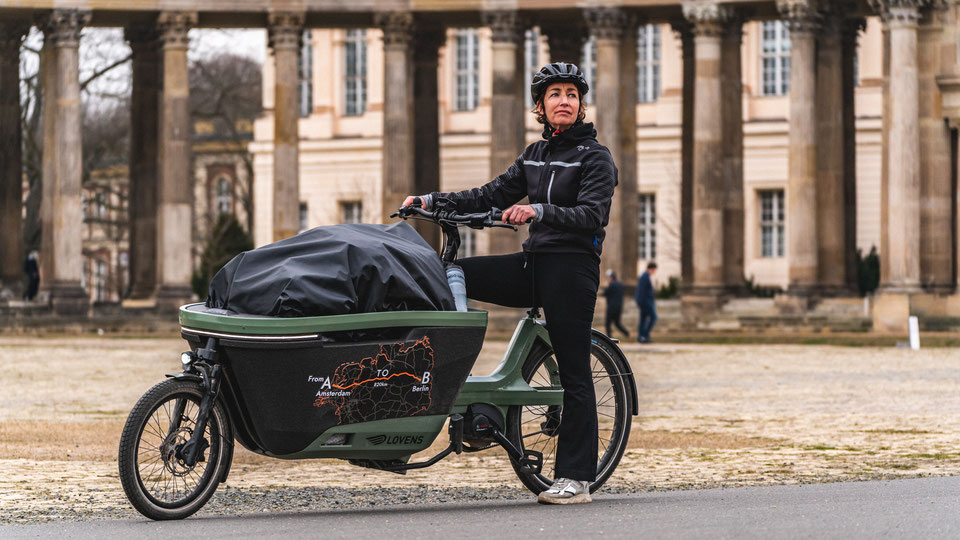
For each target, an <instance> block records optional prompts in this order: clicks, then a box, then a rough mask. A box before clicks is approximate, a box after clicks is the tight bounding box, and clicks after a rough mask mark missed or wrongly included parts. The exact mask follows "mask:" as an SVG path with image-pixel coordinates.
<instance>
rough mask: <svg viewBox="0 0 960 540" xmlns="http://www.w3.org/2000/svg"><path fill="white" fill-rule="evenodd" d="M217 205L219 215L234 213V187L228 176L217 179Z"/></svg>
mask: <svg viewBox="0 0 960 540" xmlns="http://www.w3.org/2000/svg"><path fill="white" fill-rule="evenodd" d="M215 204H216V209H217V215H220V214H229V213H230V212H233V185H232V184H231V182H230V179H229V178H227V177H226V176H219V177H217V180H216V203H215Z"/></svg>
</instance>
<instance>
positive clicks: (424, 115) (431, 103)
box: [388, 24, 516, 251]
mask: <svg viewBox="0 0 960 540" xmlns="http://www.w3.org/2000/svg"><path fill="white" fill-rule="evenodd" d="M416 28H417V30H416V33H415V36H414V38H413V43H412V47H413V58H414V60H413V96H414V97H413V111H414V112H413V133H414V139H413V148H414V154H413V155H414V165H413V169H414V171H413V184H414V185H413V189H412V190H411V191H410V192H409V193H408V194H421V193H431V192H434V191H440V118H439V112H438V111H439V106H438V88H437V69H438V58H439V57H438V55H439V49H440V46H441V45H443V42H444V41H445V39H446V34H445V33H444V31H443V28H441V27H439V26H432V25H426V24H418V25H417V27H416ZM514 157H516V156H514ZM398 206H399V205H398ZM388 223H389V222H388ZM408 223H411V224H412V225H413V226H414V227H415V228H416V229H417V231H418V232H419V233H420V235H421V236H423V237H424V238H425V239H426V240H427V242H429V243H430V245H432V246H433V247H434V248H435V249H436V250H437V251H440V248H441V247H442V239H441V235H440V227H437V226H435V225H433V224H431V223H425V222H423V221H410V222H408ZM510 232H513V231H510ZM514 236H516V235H514Z"/></svg>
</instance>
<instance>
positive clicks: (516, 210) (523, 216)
mask: <svg viewBox="0 0 960 540" xmlns="http://www.w3.org/2000/svg"><path fill="white" fill-rule="evenodd" d="M535 217H537V212H536V211H535V210H534V209H533V208H532V207H531V206H530V205H529V204H516V205H513V206H511V207H510V208H507V209H506V210H504V211H503V222H504V223H509V224H510V225H523V224H525V223H529V222H531V221H533V218H535Z"/></svg>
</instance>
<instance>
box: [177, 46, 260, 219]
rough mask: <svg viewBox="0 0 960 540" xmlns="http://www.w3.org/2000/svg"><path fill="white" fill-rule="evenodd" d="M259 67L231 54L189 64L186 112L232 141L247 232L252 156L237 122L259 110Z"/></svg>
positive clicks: (251, 199)
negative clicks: (241, 172) (240, 170)
mask: <svg viewBox="0 0 960 540" xmlns="http://www.w3.org/2000/svg"><path fill="white" fill-rule="evenodd" d="M261 69H262V66H261V65H260V63H259V62H257V61H255V60H253V59H251V58H248V57H246V56H240V55H236V54H232V53H225V54H221V55H216V56H209V57H207V58H203V59H197V60H194V61H193V62H192V64H191V66H190V113H191V115H192V116H193V118H194V119H195V120H209V121H212V122H213V124H214V130H215V132H216V133H217V134H222V135H224V136H225V138H226V140H227V141H228V142H233V143H236V145H237V150H239V152H238V155H239V156H240V157H241V159H242V160H243V165H244V168H245V169H246V173H247V175H246V176H247V179H248V181H247V183H246V185H243V184H242V183H238V184H241V185H238V186H237V187H238V189H239V194H240V197H239V198H240V201H241V204H243V209H244V211H245V213H246V216H247V223H246V227H247V231H248V232H252V231H253V191H252V188H253V186H252V185H251V180H252V179H253V156H251V155H250V152H248V151H246V149H245V148H244V147H243V146H242V143H243V142H244V141H246V140H249V138H250V134H249V133H246V132H241V131H240V130H239V129H238V127H237V126H238V124H239V123H240V122H241V121H244V120H245V121H249V122H252V121H253V120H254V119H255V118H256V117H257V116H259V115H260V113H261V112H262V110H263V106H262V103H261V86H262V74H261Z"/></svg>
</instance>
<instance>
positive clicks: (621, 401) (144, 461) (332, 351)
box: [118, 204, 637, 520]
mask: <svg viewBox="0 0 960 540" xmlns="http://www.w3.org/2000/svg"><path fill="white" fill-rule="evenodd" d="M437 206H438V208H437V209H436V210H434V211H426V210H423V209H420V208H415V207H407V208H403V209H401V210H400V212H399V215H400V217H401V218H404V219H423V220H429V221H432V222H434V223H436V224H438V225H439V226H440V227H441V229H442V231H443V234H444V247H443V250H442V255H441V258H442V261H443V263H445V264H447V265H449V264H452V263H453V262H454V261H455V259H456V256H457V250H458V248H459V247H460V235H459V227H460V226H467V227H471V228H474V229H482V228H490V227H510V226H507V225H504V224H502V223H497V221H499V220H500V216H501V213H500V212H499V211H497V210H496V209H494V210H492V211H490V212H485V213H479V214H459V213H457V212H456V210H455V209H453V208H451V209H446V208H445V207H444V205H443V204H438V205H437ZM395 215H396V214H395ZM539 317H540V314H539V311H538V309H537V308H532V309H530V310H529V311H528V312H527V315H526V316H525V317H523V318H522V319H521V320H520V321H519V323H518V324H517V327H516V330H515V331H514V333H513V337H512V338H511V340H510V342H509V345H508V346H507V349H506V352H505V354H504V356H503V359H502V361H501V362H500V364H499V365H498V366H497V367H496V369H495V370H494V371H493V373H491V374H489V375H484V376H476V375H473V374H471V371H472V369H473V366H474V362H475V361H476V359H477V356H478V354H479V352H480V350H481V347H482V345H483V339H484V334H485V331H486V326H487V313H486V312H485V311H466V312H462V311H392V312H375V313H352V314H346V315H331V316H318V317H295V318H287V317H266V316H251V315H241V314H237V313H230V312H228V311H225V310H223V309H216V308H208V307H206V306H205V305H204V304H189V305H185V306H182V307H181V308H180V311H179V318H180V325H181V336H182V337H183V338H184V339H185V340H186V341H187V343H189V346H190V350H189V351H187V352H184V353H182V354H181V356H180V361H181V363H182V367H183V371H182V372H180V373H176V374H168V375H167V380H165V381H164V382H161V383H159V384H157V385H156V386H154V387H153V388H151V389H150V390H149V391H147V393H146V394H144V395H143V397H141V398H140V400H139V401H138V402H137V403H136V405H135V406H134V408H133V410H132V411H131V413H130V415H129V417H128V418H127V421H126V424H125V426H124V429H123V433H122V436H121V439H120V449H119V456H118V462H119V463H118V464H119V470H120V479H121V482H122V484H123V489H124V492H125V493H126V495H127V498H128V499H129V500H130V502H131V504H132V505H133V506H134V507H135V508H136V509H137V510H138V511H139V512H140V513H141V514H143V515H144V516H146V517H148V518H150V519H155V520H167V519H183V518H186V517H188V516H190V515H191V514H193V513H194V512H196V511H197V510H199V509H200V508H201V507H202V506H203V505H204V504H205V503H206V502H207V501H208V500H209V499H210V497H211V496H212V495H213V493H214V491H216V489H217V486H218V485H219V484H220V483H222V482H224V481H226V479H227V476H228V474H229V472H230V465H231V461H232V458H233V453H234V444H235V443H234V441H237V442H239V443H240V444H241V445H243V446H244V447H245V448H247V449H249V450H251V451H253V452H256V453H258V454H263V455H266V456H270V457H275V458H279V459H310V458H339V459H345V460H348V461H349V462H350V463H352V464H354V465H358V466H362V467H368V468H373V469H379V470H382V471H388V472H393V473H400V474H403V473H404V472H405V471H408V470H411V469H419V468H424V467H428V466H430V465H432V464H434V463H437V462H438V461H440V460H441V459H443V458H444V457H446V456H448V455H450V454H452V453H455V454H460V453H463V452H479V451H482V450H487V449H491V448H495V447H501V448H503V449H504V450H505V451H506V453H507V455H508V456H509V459H510V462H511V464H512V466H513V469H514V470H515V471H516V474H517V476H518V478H519V480H520V481H521V482H522V483H523V485H524V486H526V487H527V488H528V489H529V490H530V491H532V492H533V493H534V494H538V493H540V492H541V491H543V490H545V489H547V488H548V487H549V486H550V485H551V484H552V482H553V476H554V474H553V465H554V458H555V453H556V446H557V433H558V428H559V426H560V422H561V420H562V403H563V389H562V388H561V386H560V379H559V371H558V367H557V362H556V359H555V358H554V353H553V349H552V348H551V344H550V337H549V335H548V333H547V330H546V327H545V324H544V323H543V322H542V321H541V320H539ZM592 341H593V343H592V348H591V359H590V361H591V364H592V372H593V380H594V385H595V390H596V399H597V414H598V424H599V432H598V437H599V441H598V453H599V455H598V460H597V478H596V481H594V482H593V483H592V485H591V487H590V490H591V492H593V491H595V490H597V489H598V488H600V486H602V485H603V483H604V482H605V481H606V480H607V479H608V478H609V477H610V475H611V474H612V473H613V471H614V470H615V469H616V467H617V464H618V463H619V461H620V458H621V456H622V455H623V452H624V450H625V448H626V445H627V440H628V438H629V435H630V424H631V419H632V416H634V415H636V414H637V390H636V384H635V382H634V378H633V375H632V373H631V371H630V366H629V364H628V363H627V360H626V358H625V357H624V355H623V353H622V352H621V351H620V349H619V347H618V346H617V344H616V342H615V341H614V340H612V339H610V338H609V337H607V336H605V335H604V334H602V333H600V332H598V331H596V330H594V331H593V340H592ZM445 425H446V426H447V429H446V431H447V434H448V436H449V445H448V446H447V447H446V449H444V450H443V451H441V452H440V453H439V454H437V455H435V456H433V457H432V458H430V459H427V460H425V461H417V462H411V461H410V459H411V456H412V455H413V454H415V453H417V452H421V451H423V450H426V449H427V448H429V447H430V446H431V445H432V444H433V443H434V441H435V439H436V438H437V437H438V436H439V435H440V433H441V432H442V431H443V429H444V426H445Z"/></svg>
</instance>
